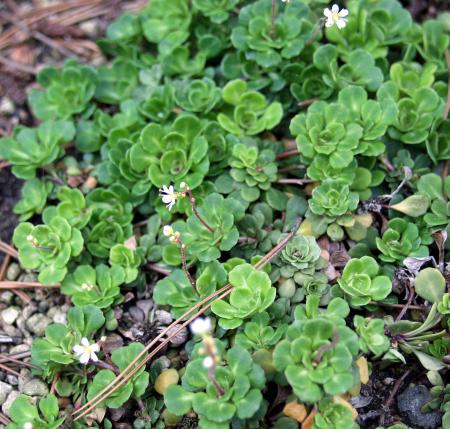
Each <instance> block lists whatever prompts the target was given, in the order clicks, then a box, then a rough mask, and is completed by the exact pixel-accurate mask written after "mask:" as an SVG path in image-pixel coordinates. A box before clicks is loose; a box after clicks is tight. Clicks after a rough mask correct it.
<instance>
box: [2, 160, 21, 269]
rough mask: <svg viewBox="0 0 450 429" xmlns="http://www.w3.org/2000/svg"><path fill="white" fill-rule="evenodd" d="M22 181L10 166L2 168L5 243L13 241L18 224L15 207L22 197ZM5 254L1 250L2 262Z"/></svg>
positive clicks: (3, 238)
mask: <svg viewBox="0 0 450 429" xmlns="http://www.w3.org/2000/svg"><path fill="white" fill-rule="evenodd" d="M21 186H22V181H21V180H19V179H17V178H16V177H15V176H14V175H13V174H12V173H11V171H10V169H9V168H2V169H1V170H0V240H2V241H4V242H5V243H9V242H10V241H11V237H12V234H13V231H14V227H15V226H16V224H17V216H16V215H15V214H14V213H13V211H12V210H13V208H14V205H15V204H16V202H17V201H18V199H19V198H20V188H21ZM2 259H3V254H2V253H1V252H0V262H1V261H2Z"/></svg>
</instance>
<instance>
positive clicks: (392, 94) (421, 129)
mask: <svg viewBox="0 0 450 429" xmlns="http://www.w3.org/2000/svg"><path fill="white" fill-rule="evenodd" d="M377 94H378V98H379V99H380V100H392V101H395V103H397V108H398V115H397V118H396V119H395V121H394V122H393V124H392V126H390V127H389V129H388V133H389V136H390V137H391V138H393V139H396V140H400V141H402V142H403V143H406V144H418V143H421V142H423V141H425V140H426V139H427V138H428V136H429V132H430V131H429V130H430V128H431V127H432V125H433V122H435V121H436V120H437V118H440V117H441V116H442V114H441V111H442V106H443V102H442V100H441V99H440V97H439V95H438V94H437V93H436V91H434V90H433V89H432V88H430V87H422V88H417V89H416V90H414V92H412V93H411V95H409V96H402V94H401V92H400V88H399V87H398V86H397V85H396V84H395V83H394V82H393V81H390V82H385V83H384V84H383V85H382V86H381V87H380V89H379V90H378V93H377Z"/></svg>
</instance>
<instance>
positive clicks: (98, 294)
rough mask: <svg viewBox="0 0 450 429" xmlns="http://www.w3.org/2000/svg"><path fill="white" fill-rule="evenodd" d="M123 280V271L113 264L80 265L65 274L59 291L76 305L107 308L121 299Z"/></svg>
mask: <svg viewBox="0 0 450 429" xmlns="http://www.w3.org/2000/svg"><path fill="white" fill-rule="evenodd" d="M124 282H125V271H124V270H123V268H121V267H118V266H115V267H113V268H109V267H107V266H106V265H103V264H100V265H97V266H96V267H95V268H93V267H91V266H90V265H80V266H78V267H77V268H76V269H75V271H74V272H73V273H71V274H69V275H67V276H66V278H65V279H64V281H63V282H62V284H61V291H62V293H64V294H65V295H69V296H71V297H72V302H73V303H74V304H75V305H76V306H77V307H83V306H85V305H88V304H93V305H95V306H97V307H98V308H101V309H108V308H109V307H111V306H112V305H113V304H117V303H118V302H120V301H121V299H122V297H121V295H120V285H121V284H122V283H124Z"/></svg>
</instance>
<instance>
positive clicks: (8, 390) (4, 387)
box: [0, 381, 13, 405]
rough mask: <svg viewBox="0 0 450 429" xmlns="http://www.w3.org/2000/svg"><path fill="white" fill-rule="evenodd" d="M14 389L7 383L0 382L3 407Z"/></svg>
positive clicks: (0, 397)
mask: <svg viewBox="0 0 450 429" xmlns="http://www.w3.org/2000/svg"><path fill="white" fill-rule="evenodd" d="M12 390H13V388H12V386H11V385H9V384H7V383H3V381H0V405H3V404H4V402H5V401H6V398H7V397H8V395H9V394H10V393H11V392H12Z"/></svg>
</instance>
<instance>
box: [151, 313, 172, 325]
mask: <svg viewBox="0 0 450 429" xmlns="http://www.w3.org/2000/svg"><path fill="white" fill-rule="evenodd" d="M155 319H156V320H157V321H158V322H159V323H161V325H170V324H171V323H172V322H173V318H172V316H171V314H170V313H169V312H168V311H165V310H156V311H155Z"/></svg>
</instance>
